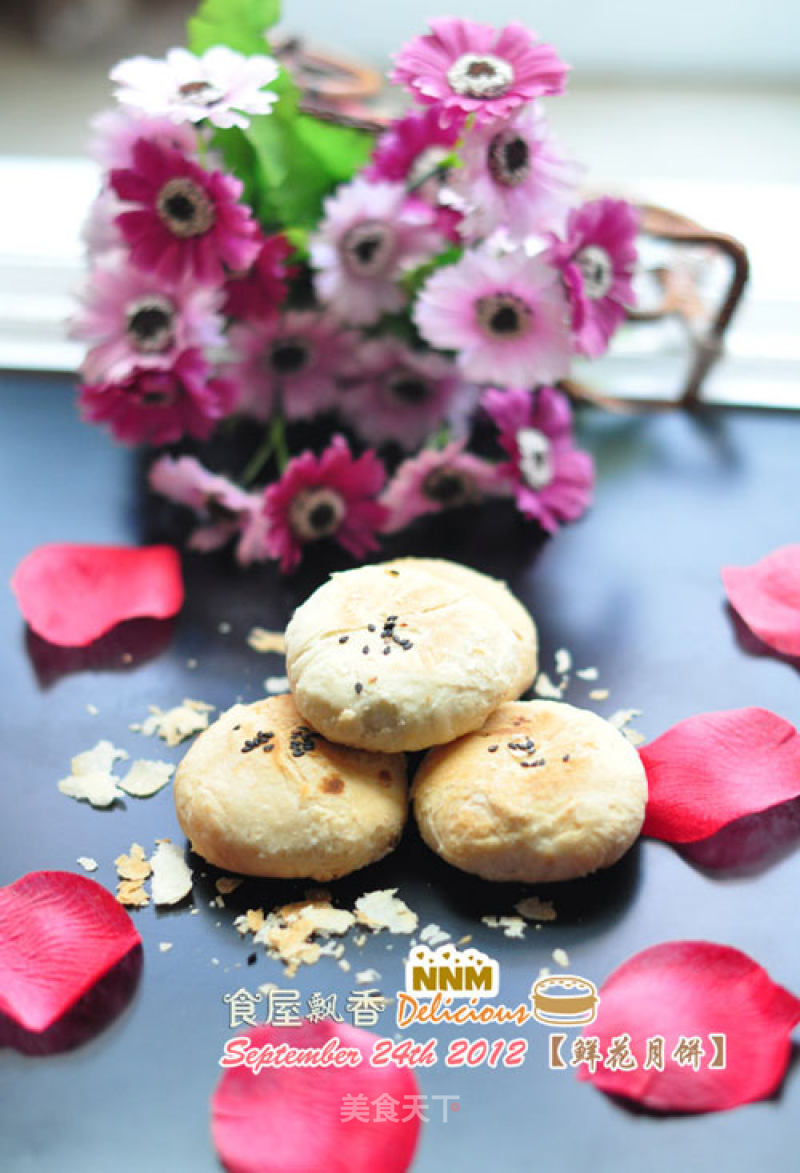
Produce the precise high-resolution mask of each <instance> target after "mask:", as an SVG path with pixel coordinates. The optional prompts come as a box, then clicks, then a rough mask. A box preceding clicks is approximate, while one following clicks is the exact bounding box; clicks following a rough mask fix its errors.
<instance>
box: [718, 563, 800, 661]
mask: <svg viewBox="0 0 800 1173" xmlns="http://www.w3.org/2000/svg"><path fill="white" fill-rule="evenodd" d="M722 581H723V583H724V585H725V591H726V593H727V595H728V601H729V602H730V604H731V606H732V607H733V608H734V610H736V611H738V613H739V614H740V615H741V617H742V619H743V620H744V621H745V623H746V624H747V626H748V627H749V628H750V629H751V631H754V632H755V633H756V635H757V636H758V637H759V639H762V640H763V641H764V643H766V644H769V646H770V647H771V648H775V650H776V651H778V652H783V654H784V655H786V656H800V545H795V546H781V547H780V549H778V550H773V552H772V553H771V554H767V556H766V558H762V559H761V561H760V562H756V564H755V565H754V566H723V568H722Z"/></svg>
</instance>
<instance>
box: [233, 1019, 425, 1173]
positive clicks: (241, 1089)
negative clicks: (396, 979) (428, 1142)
mask: <svg viewBox="0 0 800 1173" xmlns="http://www.w3.org/2000/svg"><path fill="white" fill-rule="evenodd" d="M237 1038H247V1039H249V1040H250V1045H251V1046H253V1047H256V1048H261V1047H264V1046H266V1045H272V1046H280V1045H281V1044H286V1045H287V1046H289V1047H298V1048H314V1049H317V1048H323V1047H324V1046H325V1044H326V1043H328V1042H329V1041H330V1040H332V1039H337V1040H338V1041H339V1046H340V1047H346V1048H354V1049H355V1050H357V1051H358V1052H359V1053H360V1055H361V1056H362V1061H361V1063H360V1064H359V1065H358V1066H356V1067H349V1066H348V1067H334V1066H330V1067H321V1066H317V1067H298V1066H292V1067H289V1066H287V1067H274V1066H272V1067H268V1066H264V1067H262V1069H261V1071H260V1072H258V1074H255V1073H254V1072H253V1071H251V1070H250V1069H249V1068H248V1067H244V1066H239V1067H229V1068H228V1069H227V1070H226V1071H225V1073H224V1075H223V1076H222V1078H221V1080H220V1081H219V1084H218V1085H217V1089H216V1091H215V1092H214V1096H213V1098H212V1102H211V1109H212V1124H211V1130H212V1133H213V1137H214V1144H215V1145H216V1148H217V1152H218V1154H219V1156H220V1159H221V1161H222V1163H223V1165H224V1166H225V1168H226V1169H227V1170H229V1173H319V1171H320V1170H322V1169H324V1170H325V1173H373V1171H376V1170H380V1173H404V1170H406V1169H407V1168H408V1167H409V1165H410V1164H411V1160H412V1157H413V1155H414V1149H415V1148H416V1144H417V1138H418V1135H419V1126H420V1121H419V1117H418V1116H417V1115H413V1114H412V1115H411V1117H410V1119H409V1120H406V1121H403V1119H402V1117H403V1116H404V1115H406V1114H408V1112H409V1106H410V1104H409V1102H408V1101H407V1100H406V1097H413V1096H418V1095H419V1089H418V1086H417V1081H416V1079H415V1077H414V1074H413V1072H412V1071H411V1069H409V1068H407V1067H398V1066H396V1065H394V1064H388V1065H387V1066H385V1067H384V1066H378V1067H373V1066H371V1064H370V1056H371V1054H372V1049H373V1046H374V1044H375V1043H376V1042H377V1040H378V1036H377V1035H373V1034H371V1033H370V1032H369V1031H365V1030H359V1029H358V1028H356V1027H353V1026H348V1025H345V1024H342V1023H337V1022H332V1021H331V1020H329V1019H325V1020H323V1021H321V1022H317V1023H310V1022H303V1023H302V1024H301V1025H300V1026H295V1027H275V1026H259V1027H255V1028H253V1029H251V1030H248V1031H246V1032H245V1033H244V1034H243V1035H239V1036H237ZM232 1042H233V1040H229V1043H228V1046H230V1045H231V1043H232ZM379 1096H384V1097H386V1100H385V1103H386V1104H387V1105H388V1106H389V1107H390V1108H391V1104H390V1102H389V1098H391V1099H392V1100H393V1101H394V1102H395V1104H396V1107H395V1109H394V1111H395V1114H396V1116H397V1119H396V1120H388V1119H387V1120H377V1121H376V1120H375V1105H374V1103H373V1101H374V1100H376V1099H377V1098H378V1097H379ZM345 1097H349V1099H348V1100H346V1099H345ZM354 1097H355V1098H357V1102H359V1103H360V1104H361V1105H362V1107H361V1111H365V1112H366V1114H367V1116H368V1119H366V1120H362V1119H359V1118H358V1116H357V1115H355V1116H354V1117H353V1118H352V1119H343V1118H342V1117H343V1113H344V1115H347V1114H348V1113H347V1104H348V1103H349V1104H353V1103H354V1099H353V1098H354Z"/></svg>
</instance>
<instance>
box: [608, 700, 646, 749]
mask: <svg viewBox="0 0 800 1173" xmlns="http://www.w3.org/2000/svg"><path fill="white" fill-rule="evenodd" d="M641 715H642V710H641V709H617V711H616V713H612V714H611V716H610V717H609V718H608V723H609V725H613V726H614V728H615V729H619V731H620V733H621V734H622V736H623V737H627V739H628V741H629V742H630V743H631V745H644V743H645V741H646V740H647V739H646V737H645V736H644V734H643V733H640V732H639V730H638V729H633V728H631V721H634V720H635V719H636V718H637V717H641Z"/></svg>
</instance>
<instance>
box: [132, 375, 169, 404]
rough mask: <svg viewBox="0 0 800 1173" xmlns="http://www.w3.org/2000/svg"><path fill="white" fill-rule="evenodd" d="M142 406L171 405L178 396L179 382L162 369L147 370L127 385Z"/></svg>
mask: <svg viewBox="0 0 800 1173" xmlns="http://www.w3.org/2000/svg"><path fill="white" fill-rule="evenodd" d="M128 391H129V393H130V394H131V395H132V396H133V398H135V399H138V401H139V403H140V404H141V405H142V406H143V407H171V406H172V405H173V404H174V403H175V401H176V400H177V399H178V398H179V397H180V391H181V387H180V382H179V381H178V380H177V379H176V378H175V377H174V376H173V375H171V374H168V373H166V372H164V371H147V372H145V373H144V374H141V375H140V376H139V377H138V379H135V380H134V381H133V382H132V383H131V384H130V385H129V386H128Z"/></svg>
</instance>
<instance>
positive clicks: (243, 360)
mask: <svg viewBox="0 0 800 1173" xmlns="http://www.w3.org/2000/svg"><path fill="white" fill-rule="evenodd" d="M229 339H230V343H231V346H232V347H233V349H234V350H235V351H236V353H237V354H238V355H239V356H240V361H239V362H237V363H235V364H233V366H232V367H230V368H229V373H230V376H231V378H233V379H234V380H235V382H236V384H237V386H238V388H239V400H238V404H237V409H238V410H239V411H242V412H244V413H245V414H246V415H249V416H252V417H253V418H254V419H261V420H268V419H269V418H270V416H271V414H272V410H273V406H274V404H275V402H276V401H280V405H281V408H282V410H283V413H284V415H286V417H287V418H288V419H308V418H309V417H311V416H314V415H317V414H318V413H319V412H321V411H326V410H327V409H328V408H330V407H334V406H336V403H337V400H338V390H337V381H336V380H337V376H339V375H342V374H344V373H348V372H349V371H350V367H351V363H352V356H353V352H354V348H355V340H356V336H355V334H354V333H353V331H351V330H343V329H341V327H340V326H339V325H338V324H337V323H335V322H334V321H333V320H332V319H330V318H327V317H325V316H324V315H322V314H316V313H313V312H291V313H288V314H284V315H283V316H282V317H280V318H275V319H273V320H272V321H270V322H262V323H260V324H259V325H258V326H255V325H252V326H234V327H233V328H232V329H231V330H230V332H229Z"/></svg>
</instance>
